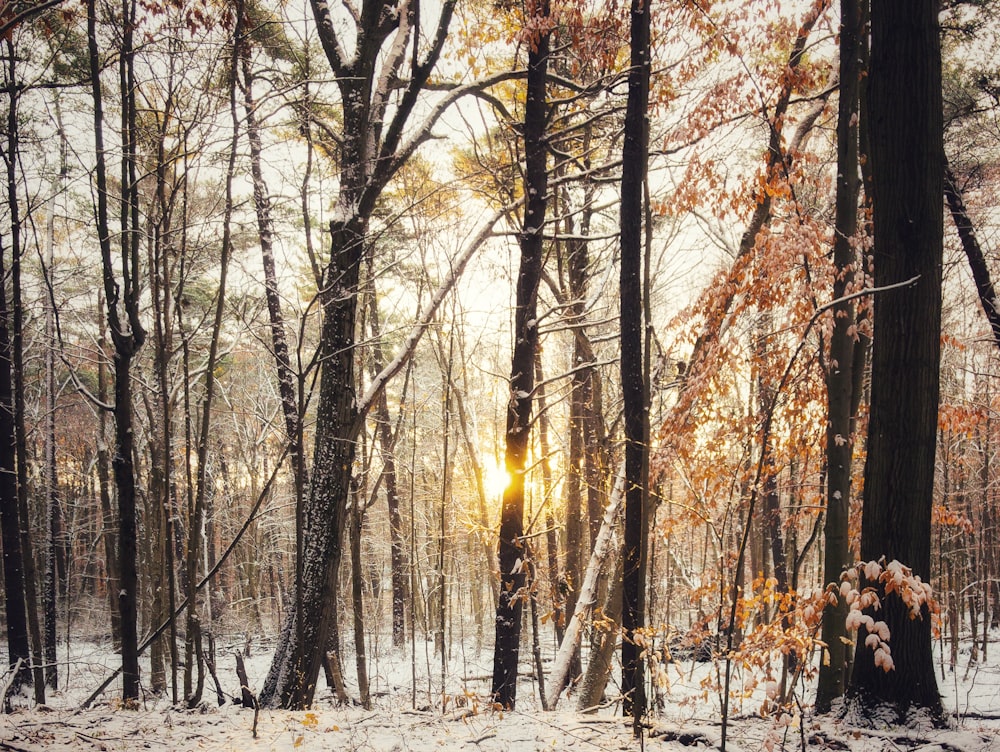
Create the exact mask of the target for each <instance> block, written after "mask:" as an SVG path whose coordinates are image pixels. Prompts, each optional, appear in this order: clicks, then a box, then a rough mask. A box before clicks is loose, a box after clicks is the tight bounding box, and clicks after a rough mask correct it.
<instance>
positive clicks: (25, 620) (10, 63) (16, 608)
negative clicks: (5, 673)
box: [0, 38, 45, 707]
mask: <svg viewBox="0 0 1000 752" xmlns="http://www.w3.org/2000/svg"><path fill="white" fill-rule="evenodd" d="M5 49H6V52H7V60H6V62H7V65H6V66H5V70H4V73H5V74H6V75H5V78H6V81H5V83H6V85H7V91H8V96H9V97H10V100H9V103H8V109H7V143H6V144H4V145H3V151H4V154H3V156H4V162H5V163H6V166H7V171H6V179H7V181H6V182H7V205H8V209H9V211H10V222H11V226H10V233H11V243H12V247H11V259H12V262H11V263H12V265H13V264H14V263H15V262H16V260H17V259H18V258H19V256H20V253H21V241H20V237H21V219H20V205H19V203H18V192H17V172H16V165H17V151H18V147H19V144H18V130H17V125H18V112H17V104H18V88H17V78H16V72H17V69H16V64H15V60H16V58H15V54H14V52H15V51H14V45H13V43H12V42H11V40H10V39H9V38H8V39H6V40H5ZM3 252H4V251H3V248H2V247H0V279H2V280H6V278H7V274H6V269H5V267H6V261H5V259H4V257H3ZM18 304H19V301H17V300H16V299H15V300H14V305H15V306H16V305H18ZM11 314H12V311H11V310H9V308H8V306H7V290H6V285H0V527H2V529H3V569H4V607H5V614H6V621H7V650H8V655H9V657H10V665H11V666H14V665H17V664H18V661H19V660H21V661H22V663H21V664H20V668H19V670H18V673H17V675H16V676H15V677H14V678H13V680H12V683H11V685H10V690H11V691H16V690H17V689H19V688H20V687H21V686H23V685H25V684H29V683H31V681H32V676H31V673H30V667H31V665H32V663H33V662H34V664H35V665H36V666H39V664H40V661H39V658H40V656H39V655H38V654H37V652H36V653H35V655H34V661H32V655H31V647H30V643H29V630H31V633H32V636H33V637H37V636H38V635H37V631H35V630H37V613H36V614H35V619H36V622H35V624H34V625H33V626H32V625H31V624H30V616H31V607H32V605H33V603H34V598H33V595H32V596H31V597H32V600H31V601H26V600H25V599H26V598H28V597H29V593H30V592H31V590H30V585H31V584H33V583H29V582H28V578H29V575H30V572H29V571H28V568H29V566H30V565H31V563H32V561H33V560H32V558H31V557H32V555H31V548H30V546H29V547H27V548H26V547H25V546H24V541H25V539H26V538H29V540H28V542H29V543H30V536H29V521H28V518H27V516H26V515H25V514H24V512H23V511H22V509H21V504H20V499H19V493H18V486H17V474H16V473H17V429H16V423H17V421H16V412H15V404H14V388H15V385H14V370H15V368H16V364H15V353H14V349H13V346H12V342H11V330H10V328H11V326H12V324H13V322H12V319H11ZM25 511H26V510H25ZM34 645H35V646H36V647H37V645H38V642H35V643H34ZM35 682H36V683H37V684H40V685H41V690H40V691H41V700H40V701H41V702H44V697H45V695H44V693H45V688H44V683H43V682H42V677H41V674H38V673H36V676H35ZM38 693H39V689H38V688H37V687H36V690H35V697H36V701H38ZM0 703H2V704H3V706H4V707H6V705H7V698H6V697H0Z"/></svg>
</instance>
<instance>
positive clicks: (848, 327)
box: [816, 0, 864, 712]
mask: <svg viewBox="0 0 1000 752" xmlns="http://www.w3.org/2000/svg"><path fill="white" fill-rule="evenodd" d="M863 3H864V0H841V4H840V103H839V105H838V110H837V195H836V202H835V206H836V220H835V221H836V228H835V235H834V245H833V254H834V259H833V263H834V267H835V271H836V275H837V276H836V278H835V280H834V285H833V297H834V300H837V299H839V298H843V297H844V294H845V293H847V292H848V291H849V290H850V285H851V283H852V282H853V280H854V265H855V264H856V262H857V253H856V252H855V250H854V244H853V241H854V237H855V233H856V232H857V229H858V192H859V190H860V179H859V177H858V104H859V101H860V100H859V88H860V86H861V77H862V73H863V71H862V70H861V66H860V53H861V50H860V47H861V45H862V44H863V42H862V33H863V31H864V26H863ZM833 317H834V318H833V333H832V334H831V337H830V356H829V361H828V363H827V374H826V391H827V405H828V410H827V412H828V414H827V421H828V423H827V433H826V462H827V471H826V473H827V475H826V478H827V499H826V523H825V527H824V536H825V541H826V547H825V549H824V560H823V579H824V580H825V581H826V582H827V583H831V582H832V583H839V582H840V577H841V574H842V573H843V572H844V571H845V570H846V569H847V567H848V566H849V565H850V563H851V562H850V549H849V545H848V544H849V539H848V524H847V522H848V513H849V511H850V498H851V458H852V454H853V451H854V441H853V436H852V435H851V429H852V425H851V423H852V418H853V415H852V409H851V408H852V405H853V404H854V394H853V388H854V378H853V368H854V340H855V336H854V334H853V332H852V330H853V329H854V328H855V320H854V319H855V317H854V305H853V302H852V301H844V302H843V303H838V304H837V305H835V306H834V308H833ZM846 618H847V603H846V602H845V601H844V599H843V598H841V599H838V600H837V602H836V603H833V604H827V606H826V608H825V609H824V610H823V642H824V643H825V644H826V650H827V652H828V655H829V659H828V660H827V659H824V660H823V661H822V662H821V663H820V669H819V685H818V688H817V694H816V706H817V708H818V709H819V710H820V711H821V712H824V711H828V710H829V709H830V703H831V702H832V700H834V699H835V698H837V697H840V696H841V695H843V694H844V687H845V686H846V683H847V663H848V658H849V655H848V652H847V641H846V637H847V634H846V631H847V629H846V626H845V620H846Z"/></svg>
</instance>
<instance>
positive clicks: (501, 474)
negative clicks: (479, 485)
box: [483, 462, 510, 499]
mask: <svg viewBox="0 0 1000 752" xmlns="http://www.w3.org/2000/svg"><path fill="white" fill-rule="evenodd" d="M483 484H484V485H485V486H486V493H487V494H488V495H489V497H490V498H491V499H499V498H500V497H502V496H503V492H504V491H505V490H507V486H508V485H510V473H508V472H507V470H506V468H504V466H503V465H501V464H497V463H495V462H487V463H486V467H485V468H484V471H483Z"/></svg>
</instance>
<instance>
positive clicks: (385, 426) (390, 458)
mask: <svg viewBox="0 0 1000 752" xmlns="http://www.w3.org/2000/svg"><path fill="white" fill-rule="evenodd" d="M368 299H369V316H368V321H369V326H370V327H371V332H372V370H373V372H374V373H373V374H372V375H373V376H374V375H376V374H378V372H379V371H381V370H382V369H383V368H384V367H385V357H384V356H383V354H382V342H381V336H382V334H381V326H380V322H379V312H378V301H377V300H376V296H375V294H374V292H373V293H372V295H370V296H369V298H368ZM405 392H406V388H405V386H404V388H403V393H404V394H405ZM375 421H376V425H377V429H376V430H377V432H378V440H379V451H380V452H381V455H382V481H383V483H384V485H385V499H386V505H387V507H388V511H389V575H390V578H391V581H392V644H393V645H394V646H395V647H402V646H403V644H404V643H405V642H406V558H405V556H404V555H403V518H402V515H401V514H400V511H399V489H398V483H397V478H396V454H395V444H396V441H395V437H394V436H393V431H392V425H391V418H390V416H389V399H388V397H387V396H386V394H385V390H383V391H382V392H381V393H380V394H379V398H378V401H377V402H376V405H375Z"/></svg>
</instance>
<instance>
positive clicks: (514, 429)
mask: <svg viewBox="0 0 1000 752" xmlns="http://www.w3.org/2000/svg"><path fill="white" fill-rule="evenodd" d="M532 16H533V18H534V19H535V20H538V21H541V22H542V24H544V23H545V20H546V19H548V16H549V5H548V1H547V0H541V2H539V3H538V4H537V5H535V6H534V7H533V8H532ZM549 34H550V32H548V31H543V32H541V33H540V34H538V36H537V37H535V38H534V39H532V43H531V47H530V50H529V52H528V84H527V95H526V100H525V106H524V152H525V176H524V193H525V195H526V196H527V199H526V202H525V212H524V224H523V227H522V231H521V263H520V269H519V270H518V276H517V292H516V296H517V297H516V310H515V313H514V353H513V357H512V358H511V379H510V392H511V394H510V403H509V405H508V408H507V446H506V452H505V463H506V468H507V473H508V474H509V475H510V483H508V485H507V488H506V489H505V490H504V494H503V506H502V509H501V512H500V542H499V546H498V548H499V559H498V560H499V566H500V599H499V601H498V603H497V612H496V642H495V643H494V652H493V687H492V690H491V693H492V696H493V701H494V702H495V703H497V704H498V705H500V706H502V707H504V708H509V709H513V708H514V705H515V703H516V701H517V663H518V655H519V651H520V644H521V610H522V607H523V605H524V598H525V593H524V586H525V567H524V566H522V562H521V560H522V558H523V557H524V556H525V551H524V546H523V542H522V540H521V537H522V535H523V534H524V476H525V472H526V463H527V455H528V444H529V438H530V435H531V431H530V428H531V404H532V400H533V398H534V395H533V391H534V388H535V383H534V382H535V378H534V375H535V348H536V347H537V345H538V322H537V321H536V307H537V302H538V283H539V280H540V279H541V272H542V252H543V242H542V241H543V235H542V230H543V227H544V224H545V210H546V204H547V196H546V194H547V192H548V172H547V169H546V148H545V124H546V117H547V111H548V106H547V102H546V93H545V90H546V82H547V80H548V60H549Z"/></svg>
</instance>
